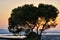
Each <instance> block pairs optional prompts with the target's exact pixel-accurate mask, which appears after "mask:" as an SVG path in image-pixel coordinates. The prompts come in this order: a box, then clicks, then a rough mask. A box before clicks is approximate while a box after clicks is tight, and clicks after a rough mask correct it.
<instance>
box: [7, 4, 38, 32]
mask: <svg viewBox="0 0 60 40" xmlns="http://www.w3.org/2000/svg"><path fill="white" fill-rule="evenodd" d="M36 9H37V7H35V6H33V5H32V4H31V5H27V4H26V5H24V6H22V7H18V8H15V9H13V10H12V13H11V17H10V18H9V27H8V28H9V31H10V32H12V33H13V32H14V30H15V31H18V29H19V28H20V27H22V26H24V27H25V26H27V27H29V29H30V30H31V31H33V29H34V27H35V14H34V13H35V11H36ZM11 29H13V31H12V30H11ZM19 32H20V31H19Z"/></svg>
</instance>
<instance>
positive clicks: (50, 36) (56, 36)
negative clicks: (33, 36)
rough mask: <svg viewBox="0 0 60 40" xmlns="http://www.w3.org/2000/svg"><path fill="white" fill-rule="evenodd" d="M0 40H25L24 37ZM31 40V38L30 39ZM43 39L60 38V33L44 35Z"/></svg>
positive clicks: (53, 39)
mask: <svg viewBox="0 0 60 40" xmlns="http://www.w3.org/2000/svg"><path fill="white" fill-rule="evenodd" d="M0 40H24V39H4V38H0ZM28 40H30V39H28ZM42 40H60V35H43V36H42Z"/></svg>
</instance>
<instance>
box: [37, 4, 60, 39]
mask: <svg viewBox="0 0 60 40" xmlns="http://www.w3.org/2000/svg"><path fill="white" fill-rule="evenodd" d="M58 13H59V11H58V9H57V8H56V7H54V6H52V5H47V4H39V5H38V10H37V18H38V21H37V30H38V29H39V27H40V37H41V35H42V32H43V31H44V30H45V29H49V28H50V27H55V26H56V25H57V23H56V20H55V19H56V17H57V15H58ZM37 33H38V31H37ZM40 40H41V38H40Z"/></svg>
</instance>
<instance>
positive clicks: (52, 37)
mask: <svg viewBox="0 0 60 40" xmlns="http://www.w3.org/2000/svg"><path fill="white" fill-rule="evenodd" d="M0 34H11V33H10V32H9V31H8V30H3V29H0ZM0 40H19V39H1V38H0ZM20 40H21V39H20ZM42 40H60V33H54V32H53V33H43V34H42Z"/></svg>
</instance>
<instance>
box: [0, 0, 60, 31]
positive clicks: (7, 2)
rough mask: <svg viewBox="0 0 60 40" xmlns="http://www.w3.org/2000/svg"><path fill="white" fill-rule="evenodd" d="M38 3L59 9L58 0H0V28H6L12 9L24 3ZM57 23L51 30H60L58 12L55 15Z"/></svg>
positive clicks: (59, 0) (59, 1) (36, 4)
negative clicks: (56, 15)
mask: <svg viewBox="0 0 60 40" xmlns="http://www.w3.org/2000/svg"><path fill="white" fill-rule="evenodd" d="M39 3H44V4H51V5H53V6H55V7H56V8H57V9H58V10H59V11H60V0H0V29H8V18H9V17H10V14H11V11H12V9H14V8H16V7H18V6H22V5H24V4H34V5H35V6H38V4H39ZM57 23H58V25H57V27H56V28H51V30H52V29H53V30H60V14H59V15H58V17H57Z"/></svg>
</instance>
